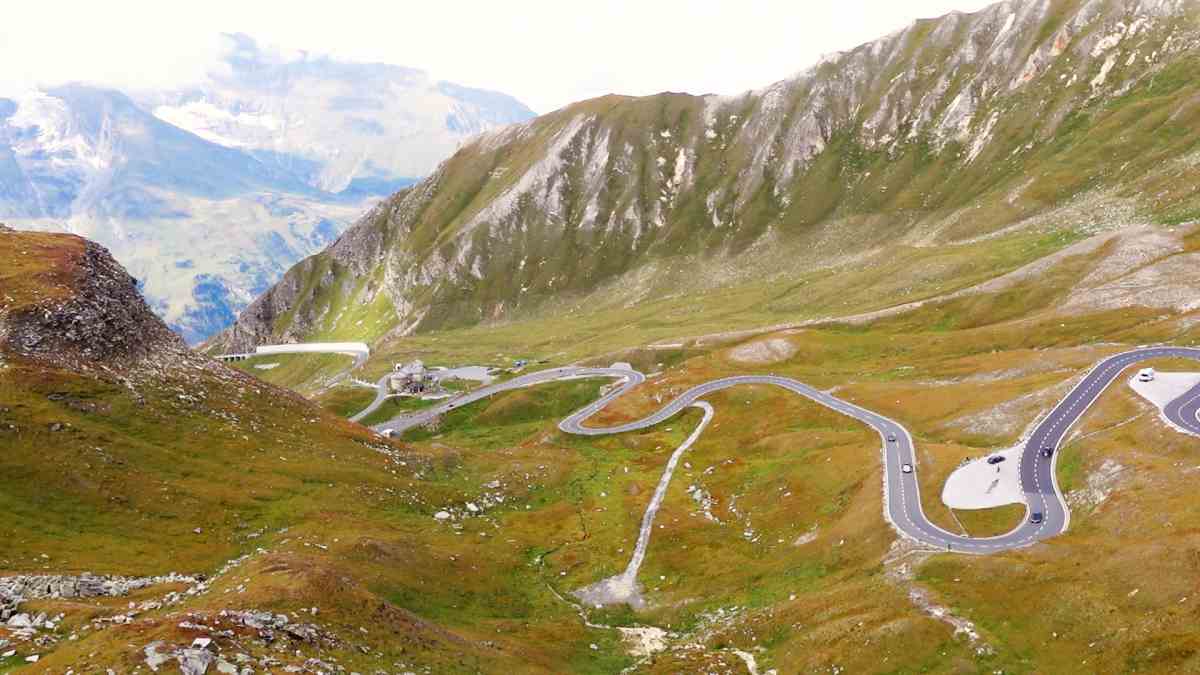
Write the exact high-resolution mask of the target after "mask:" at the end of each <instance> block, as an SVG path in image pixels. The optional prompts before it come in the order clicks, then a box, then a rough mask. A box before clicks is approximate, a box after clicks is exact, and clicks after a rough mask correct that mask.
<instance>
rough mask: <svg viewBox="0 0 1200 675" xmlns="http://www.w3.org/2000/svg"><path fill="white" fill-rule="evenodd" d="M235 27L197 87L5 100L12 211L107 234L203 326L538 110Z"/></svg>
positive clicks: (65, 91)
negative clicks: (238, 32) (293, 51)
mask: <svg viewBox="0 0 1200 675" xmlns="http://www.w3.org/2000/svg"><path fill="white" fill-rule="evenodd" d="M231 39H232V40H234V42H235V44H236V48H234V49H232V50H231V52H230V54H229V56H228V57H227V59H226V60H225V61H223V62H222V63H221V64H220V66H221V67H220V68H216V69H214V75H213V78H212V80H211V81H210V82H209V84H208V85H205V86H204V87H200V88H196V89H192V90H188V91H186V92H176V93H157V94H155V93H145V92H143V93H140V94H138V99H137V100H136V101H135V100H134V99H131V98H130V97H128V96H126V95H125V94H123V93H121V92H118V91H114V90H109V89H103V88H99V87H93V86H88V85H79V84H73V85H67V86H61V87H55V88H50V89H47V90H45V91H34V92H29V93H27V94H26V95H23V96H21V97H20V98H18V99H16V100H11V99H0V218H4V219H5V220H7V221H8V222H9V223H10V224H12V225H13V226H15V227H19V228H22V229H43V230H58V231H69V232H74V233H77V234H81V235H85V236H87V237H90V238H92V239H95V240H97V241H99V242H101V243H103V244H104V245H106V246H108V247H109V248H110V249H111V250H112V251H113V253H114V254H115V255H116V256H117V258H118V259H119V260H121V261H122V262H123V263H125V265H126V266H127V267H128V268H129V269H130V270H131V271H132V273H133V274H134V275H135V276H136V277H137V278H138V279H139V280H140V281H141V283H142V284H143V288H144V290H145V291H146V293H147V295H148V296H149V299H150V302H151V305H152V306H153V307H154V310H155V311H156V312H157V313H158V314H159V316H161V317H163V318H164V319H166V320H167V322H168V324H169V325H170V326H171V327H172V328H173V329H174V330H176V331H177V332H179V333H180V334H182V335H183V336H184V337H185V338H186V339H187V340H188V341H189V342H193V343H194V342H199V341H201V340H203V339H205V338H207V337H208V336H210V335H212V334H213V333H215V332H217V331H219V330H221V329H223V328H225V327H227V326H228V325H229V324H230V323H232V321H233V320H234V319H235V318H236V315H237V312H239V311H240V310H241V309H242V308H244V307H245V306H246V305H247V304H248V303H249V302H250V300H252V299H253V298H254V297H255V296H256V295H258V294H260V293H262V292H263V291H265V290H266V289H267V288H268V287H269V286H270V285H271V284H272V283H274V282H275V281H277V280H278V279H279V278H280V277H281V276H282V274H283V272H285V271H286V270H287V269H288V268H289V267H290V266H292V265H293V264H295V263H296V262H297V261H299V260H301V259H302V258H303V257H305V256H307V255H311V254H313V253H316V252H318V251H320V250H322V249H323V248H324V247H325V246H327V245H328V244H329V243H330V242H332V241H333V240H334V238H336V236H337V235H338V234H339V233H341V232H342V231H343V230H344V229H345V228H346V227H347V226H348V225H349V223H350V222H352V221H353V219H354V218H355V217H357V216H359V215H360V214H361V213H362V212H363V211H364V210H365V209H366V208H368V207H369V206H370V205H371V204H372V203H373V202H374V201H375V200H377V199H378V198H379V197H380V196H382V195H386V194H388V193H390V192H392V191H393V190H395V189H396V188H397V187H399V186H403V185H408V184H410V183H412V182H413V180H414V179H413V178H409V177H408V176H420V175H422V174H423V173H425V172H426V171H428V169H429V167H430V166H432V165H433V164H434V163H435V162H436V161H438V160H440V159H442V158H444V157H445V156H447V155H448V154H449V153H450V152H452V151H453V149H454V147H455V145H456V144H457V143H459V142H460V141H461V140H462V139H464V138H466V137H468V136H470V135H471V134H474V133H477V132H479V131H482V130H485V129H491V128H493V127H495V126H497V125H501V124H505V123H507V122H508V121H511V120H517V119H526V118H528V117H529V116H532V113H530V112H529V111H528V110H527V109H526V108H524V106H522V105H521V104H519V103H517V102H516V101H514V100H513V99H511V98H509V97H506V96H504V95H501V94H495V93H491V92H485V91H479V90H473V89H466V88H463V87H459V86H457V85H452V84H448V83H434V82H431V81H430V80H429V79H428V78H427V77H426V76H425V75H424V74H422V73H420V72H418V71H411V70H407V69H403V68H398V67H394V66H387V65H380V64H362V65H360V64H348V63H340V62H336V61H332V60H330V59H328V58H307V57H306V58H303V59H301V60H299V61H288V62H281V61H271V60H269V57H268V55H267V54H266V53H264V52H263V51H261V50H259V49H258V48H257V46H256V45H255V44H254V43H253V41H251V40H250V39H249V38H246V37H245V36H233V37H232V38H231ZM335 193H336V194H335Z"/></svg>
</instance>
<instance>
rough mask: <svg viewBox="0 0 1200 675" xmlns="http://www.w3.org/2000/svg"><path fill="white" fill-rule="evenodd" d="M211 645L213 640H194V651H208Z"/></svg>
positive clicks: (199, 638)
mask: <svg viewBox="0 0 1200 675" xmlns="http://www.w3.org/2000/svg"><path fill="white" fill-rule="evenodd" d="M211 644H212V638H206V637H198V638H196V639H195V640H192V649H208V646H209V645H211Z"/></svg>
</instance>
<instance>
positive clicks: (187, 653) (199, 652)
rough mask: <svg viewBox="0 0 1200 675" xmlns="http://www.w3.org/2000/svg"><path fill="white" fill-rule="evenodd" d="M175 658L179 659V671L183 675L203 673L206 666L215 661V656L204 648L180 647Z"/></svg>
mask: <svg viewBox="0 0 1200 675" xmlns="http://www.w3.org/2000/svg"><path fill="white" fill-rule="evenodd" d="M175 658H176V659H177V660H178V661H179V671H180V672H182V673H183V675H204V673H206V672H207V671H208V667H209V666H211V665H212V664H213V662H214V661H216V657H214V656H213V655H212V653H211V652H209V651H207V650H204V649H181V650H179V652H178V653H177V654H176V656H175Z"/></svg>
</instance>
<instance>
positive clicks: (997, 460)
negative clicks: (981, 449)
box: [988, 455, 1005, 464]
mask: <svg viewBox="0 0 1200 675" xmlns="http://www.w3.org/2000/svg"><path fill="white" fill-rule="evenodd" d="M1004 459H1005V457H1004V455H992V456H991V457H988V464H999V463H1000V462H1003V461H1004Z"/></svg>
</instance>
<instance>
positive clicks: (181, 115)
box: [154, 100, 283, 148]
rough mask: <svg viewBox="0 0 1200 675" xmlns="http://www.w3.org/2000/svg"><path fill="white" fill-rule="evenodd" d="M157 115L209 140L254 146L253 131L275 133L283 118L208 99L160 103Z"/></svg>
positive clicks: (223, 143) (240, 146) (227, 144)
mask: <svg viewBox="0 0 1200 675" xmlns="http://www.w3.org/2000/svg"><path fill="white" fill-rule="evenodd" d="M154 116H155V117H157V118H158V119H160V120H162V121H164V122H166V123H168V124H173V125H175V126H177V127H179V128H181V129H186V130H188V131H190V132H192V133H193V134H196V135H197V136H199V137H200V138H203V139H204V140H206V141H212V142H213V143H217V144H219V145H224V146H226V147H231V148H244V147H248V146H250V145H252V143H251V142H250V141H249V140H248V139H247V138H246V137H247V136H248V135H250V134H254V135H257V134H258V133H263V132H266V133H273V132H276V131H279V130H280V129H281V128H282V127H283V120H281V119H279V118H278V117H275V116H274V115H271V114H270V113H255V112H237V113H234V112H230V111H229V110H226V109H225V108H220V107H218V106H215V105H213V104H212V103H210V102H208V101H203V100H199V101H188V102H186V103H183V104H181V105H177V106H170V105H160V106H158V107H156V108H155V109H154Z"/></svg>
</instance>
